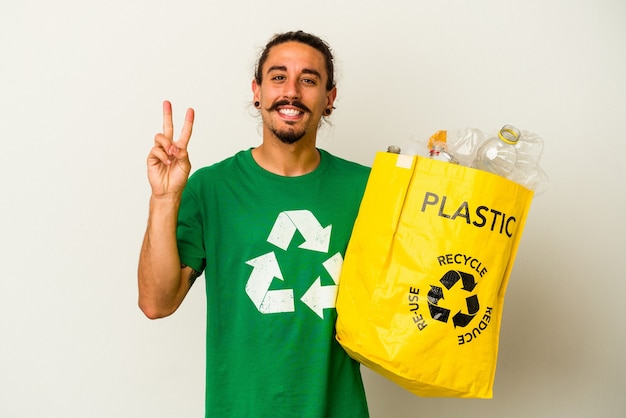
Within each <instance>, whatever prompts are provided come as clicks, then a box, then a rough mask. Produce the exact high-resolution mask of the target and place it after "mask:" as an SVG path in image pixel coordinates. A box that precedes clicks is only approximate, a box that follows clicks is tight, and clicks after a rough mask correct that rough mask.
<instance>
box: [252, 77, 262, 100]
mask: <svg viewBox="0 0 626 418" xmlns="http://www.w3.org/2000/svg"><path fill="white" fill-rule="evenodd" d="M252 94H253V97H252V102H253V103H254V102H256V101H259V102H260V101H261V86H260V85H259V84H258V83H257V82H256V80H252Z"/></svg>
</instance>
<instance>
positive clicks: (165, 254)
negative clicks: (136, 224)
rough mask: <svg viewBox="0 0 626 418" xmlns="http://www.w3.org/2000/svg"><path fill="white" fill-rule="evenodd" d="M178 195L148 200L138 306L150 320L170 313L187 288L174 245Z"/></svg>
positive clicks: (141, 254)
mask: <svg viewBox="0 0 626 418" xmlns="http://www.w3.org/2000/svg"><path fill="white" fill-rule="evenodd" d="M179 205H180V195H176V196H172V197H167V198H164V197H161V198H155V197H151V198H150V215H149V218H148V226H147V229H146V233H145V236H144V241H143V244H142V247H141V253H140V256H139V269H138V286H139V306H140V308H141V310H142V311H143V312H144V313H145V314H146V316H148V317H149V318H160V317H164V316H167V315H170V314H171V313H173V312H174V311H175V310H176V309H177V308H178V306H179V305H180V303H181V302H182V300H183V298H184V297H185V295H186V293H187V290H188V286H184V285H183V283H182V282H183V278H182V272H181V264H180V258H179V256H178V247H177V245H176V222H177V217H178V207H179Z"/></svg>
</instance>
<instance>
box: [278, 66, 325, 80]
mask: <svg viewBox="0 0 626 418" xmlns="http://www.w3.org/2000/svg"><path fill="white" fill-rule="evenodd" d="M272 71H287V67H285V66H284V65H274V66H272V67H270V68H268V69H267V73H268V74H269V73H271V72H272ZM302 73H303V74H312V75H314V76H317V77H318V78H319V79H320V80H321V79H322V75H321V74H320V72H319V71H317V70H313V69H310V68H303V69H302Z"/></svg>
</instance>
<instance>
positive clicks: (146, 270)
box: [138, 101, 196, 319]
mask: <svg viewBox="0 0 626 418" xmlns="http://www.w3.org/2000/svg"><path fill="white" fill-rule="evenodd" d="M193 119H194V112H193V109H189V110H187V114H186V116H185V124H184V126H183V129H182V132H181V135H180V139H179V140H178V141H176V142H174V141H173V139H172V138H173V124H172V106H171V104H170V103H169V102H167V101H166V102H164V103H163V133H160V134H157V135H156V136H155V138H154V147H153V148H152V150H151V151H150V154H149V156H148V180H149V181H150V186H151V188H152V196H151V197H150V213H149V216H148V227H147V229H146V233H145V236H144V241H143V245H142V246H141V253H140V256H139V269H138V287H139V307H140V308H141V310H142V311H143V312H144V314H145V315H146V316H147V317H149V318H152V319H155V318H161V317H164V316H168V315H170V314H172V313H173V312H174V311H176V309H177V308H178V307H179V306H180V304H181V302H182V301H183V299H184V298H185V295H187V292H188V291H189V288H190V287H191V284H192V283H193V280H194V279H195V277H196V273H195V272H194V271H193V269H191V268H190V267H185V266H181V263H180V258H179V256H178V247H177V244H176V224H177V218H178V208H179V206H180V201H181V197H182V193H183V189H184V188H185V184H187V178H188V177H189V173H190V171H191V164H190V162H189V156H188V154H187V144H188V143H189V138H190V137H191V131H192V127H193Z"/></svg>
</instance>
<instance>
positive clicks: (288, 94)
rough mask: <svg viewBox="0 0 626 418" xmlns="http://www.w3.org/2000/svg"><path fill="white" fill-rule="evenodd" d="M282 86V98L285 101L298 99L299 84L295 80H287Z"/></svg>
mask: <svg viewBox="0 0 626 418" xmlns="http://www.w3.org/2000/svg"><path fill="white" fill-rule="evenodd" d="M283 86H284V90H283V97H285V99H288V100H296V99H299V98H300V84H299V83H298V80H297V79H294V78H289V79H288V80H287V81H286V82H285V84H283Z"/></svg>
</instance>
